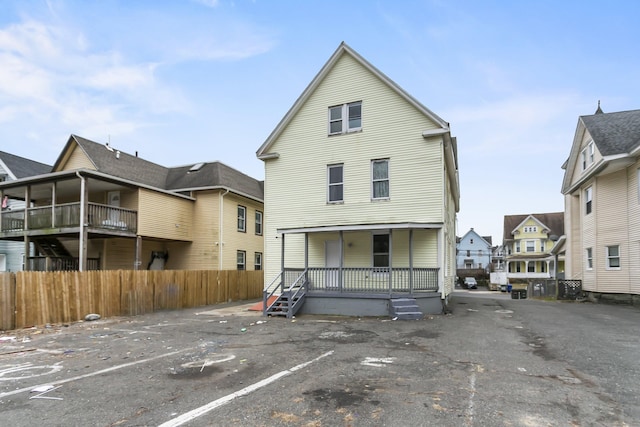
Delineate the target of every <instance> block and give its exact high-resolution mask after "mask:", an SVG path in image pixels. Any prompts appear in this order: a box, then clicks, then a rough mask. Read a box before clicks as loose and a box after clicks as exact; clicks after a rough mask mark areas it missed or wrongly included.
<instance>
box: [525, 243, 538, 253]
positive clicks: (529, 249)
mask: <svg viewBox="0 0 640 427" xmlns="http://www.w3.org/2000/svg"><path fill="white" fill-rule="evenodd" d="M526 245H527V246H526V248H527V252H535V251H536V241H535V240H527V243H526Z"/></svg>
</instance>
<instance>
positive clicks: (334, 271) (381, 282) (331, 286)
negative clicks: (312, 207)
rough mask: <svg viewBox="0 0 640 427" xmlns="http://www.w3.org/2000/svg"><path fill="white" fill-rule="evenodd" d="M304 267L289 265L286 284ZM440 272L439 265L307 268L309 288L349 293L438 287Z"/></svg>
mask: <svg viewBox="0 0 640 427" xmlns="http://www.w3.org/2000/svg"><path fill="white" fill-rule="evenodd" d="M304 271H305V270H304V269H302V268H299V269H296V268H285V271H284V276H283V281H284V287H285V288H287V287H289V286H290V285H291V284H292V283H294V281H295V280H297V279H298V277H299V276H300V275H301V274H303V273H304ZM438 272H439V269H438V268H413V269H410V268H408V267H401V268H391V269H389V268H372V267H345V268H342V269H340V268H337V267H336V268H331V267H309V268H308V269H307V271H306V274H307V289H308V290H309V291H326V292H345V293H346V292H354V293H365V292H366V293H412V292H423V291H437V290H438ZM341 273H342V274H341Z"/></svg>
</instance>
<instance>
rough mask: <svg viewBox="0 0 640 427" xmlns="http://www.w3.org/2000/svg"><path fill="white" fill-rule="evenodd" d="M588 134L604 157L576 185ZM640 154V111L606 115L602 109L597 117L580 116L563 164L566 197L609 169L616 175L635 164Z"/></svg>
mask: <svg viewBox="0 0 640 427" xmlns="http://www.w3.org/2000/svg"><path fill="white" fill-rule="evenodd" d="M585 132H589V135H590V136H591V138H592V140H593V143H594V145H595V146H596V148H597V150H598V152H599V153H600V154H601V155H602V159H600V160H599V161H598V162H597V163H596V164H595V165H594V166H592V167H590V168H589V169H588V170H587V171H585V173H584V174H582V175H581V176H580V177H578V179H577V180H576V181H575V182H572V179H573V177H574V176H573V174H574V170H575V167H576V164H577V162H579V156H580V151H581V142H582V140H583V138H584V134H585ZM639 151H640V110H630V111H620V112H616V113H603V112H602V110H601V109H600V106H599V105H598V110H597V111H596V113H595V114H592V115H588V116H580V117H579V118H578V125H577V127H576V132H575V135H574V137H573V143H572V145H571V151H570V153H569V157H568V159H567V160H566V161H565V162H564V163H563V164H562V169H564V170H565V173H564V178H563V180H562V188H561V192H562V194H567V193H570V192H572V191H574V190H575V189H576V188H577V187H579V186H580V185H582V184H583V183H584V182H586V181H587V180H589V179H590V178H591V177H592V176H594V175H597V174H598V173H600V172H602V171H603V170H605V169H609V170H610V171H614V170H616V169H619V168H621V167H626V166H628V165H629V164H630V163H633V161H634V160H633V157H634V156H637V155H638V152H639Z"/></svg>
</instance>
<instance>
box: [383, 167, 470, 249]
mask: <svg viewBox="0 0 640 427" xmlns="http://www.w3.org/2000/svg"><path fill="white" fill-rule="evenodd" d="M376 163H386V165H387V176H386V178H384V179H375V178H374V177H373V168H374V164H376ZM389 163H390V162H389V159H374V160H371V200H389V199H390V198H391V179H390V177H389V175H391V174H390V173H389ZM385 181H386V183H387V195H386V196H381V197H376V195H375V184H376V183H377V182H385ZM471 243H473V242H471Z"/></svg>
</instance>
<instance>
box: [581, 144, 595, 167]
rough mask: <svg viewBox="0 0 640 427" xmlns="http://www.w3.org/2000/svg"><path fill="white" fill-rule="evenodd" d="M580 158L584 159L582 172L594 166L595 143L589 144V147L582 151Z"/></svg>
mask: <svg viewBox="0 0 640 427" xmlns="http://www.w3.org/2000/svg"><path fill="white" fill-rule="evenodd" d="M580 158H581V159H582V170H586V169H587V168H588V167H589V166H591V165H592V164H593V161H594V160H595V146H594V145H593V141H591V142H589V144H587V146H586V147H585V148H584V149H583V150H582V152H581V153H580Z"/></svg>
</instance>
